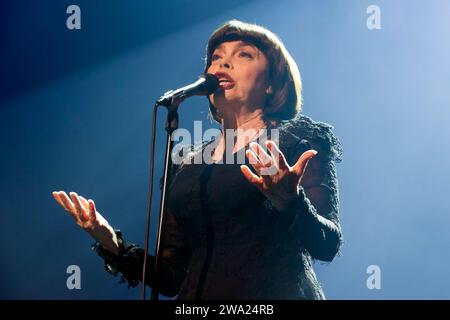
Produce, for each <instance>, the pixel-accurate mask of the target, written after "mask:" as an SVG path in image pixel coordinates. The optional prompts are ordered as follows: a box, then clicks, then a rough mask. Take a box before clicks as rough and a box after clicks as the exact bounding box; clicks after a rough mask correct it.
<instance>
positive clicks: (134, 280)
mask: <svg viewBox="0 0 450 320" xmlns="http://www.w3.org/2000/svg"><path fill="white" fill-rule="evenodd" d="M279 129H280V131H279V147H280V149H281V151H282V152H283V153H284V154H285V156H286V158H287V160H288V163H289V164H290V165H293V164H294V163H295V162H296V161H297V159H298V157H299V156H300V155H301V154H302V153H303V152H304V151H306V150H308V149H310V148H313V149H315V150H317V151H318V154H317V155H316V156H315V157H314V158H312V159H311V160H310V161H309V163H308V166H307V168H306V171H305V174H304V176H303V179H302V182H301V187H300V190H299V196H298V198H297V199H295V200H293V201H292V202H291V203H290V204H289V205H288V206H287V207H286V209H284V210H283V211H282V212H279V211H277V210H276V209H275V208H274V207H273V206H272V205H271V203H270V200H268V199H267V198H266V197H265V196H264V195H263V194H262V193H261V192H260V191H259V190H257V189H256V188H255V187H254V186H253V185H251V184H250V183H249V182H248V181H247V180H246V179H245V177H244V176H243V174H242V173H241V171H240V168H239V166H240V165H239V164H237V163H236V161H235V162H234V164H211V165H208V164H205V163H203V164H189V160H190V159H192V158H193V157H194V156H195V154H197V153H198V152H201V151H202V150H203V149H204V147H205V145H206V144H203V145H202V146H197V147H195V148H193V149H192V153H191V154H190V155H188V156H187V157H186V160H185V161H184V164H183V165H182V166H181V167H175V168H174V170H176V175H175V177H174V180H173V182H172V185H171V187H170V190H169V202H168V208H167V209H168V210H167V216H166V227H165V232H164V238H163V249H162V261H161V264H160V267H159V271H160V274H159V276H158V277H157V278H156V279H153V270H152V266H153V261H154V258H153V257H152V256H149V258H150V260H149V265H148V270H147V275H148V276H147V279H146V283H147V284H148V285H150V286H152V287H155V286H156V287H157V288H158V291H159V292H161V293H162V294H164V295H167V296H174V295H178V299H323V298H324V294H323V292H322V289H321V287H320V285H319V282H318V281H317V279H316V276H315V273H314V271H313V269H312V259H319V260H324V261H331V260H332V259H333V258H334V256H335V255H336V254H337V252H338V250H339V247H340V244H341V242H342V235H341V231H340V225H339V219H338V210H339V201H338V198H339V196H338V182H337V177H336V168H335V162H338V161H340V160H341V155H342V149H341V146H340V143H339V141H338V139H337V138H336V137H335V136H334V135H333V133H332V127H331V126H329V125H327V124H325V123H319V122H314V121H312V120H311V119H310V118H308V117H306V116H304V115H300V116H298V117H297V118H295V119H293V120H290V121H285V122H283V123H282V124H280V125H279ZM247 147H248V146H247ZM247 147H246V148H247ZM234 156H235V160H237V159H236V156H237V154H234ZM244 160H245V161H246V163H248V162H247V159H246V158H245V157H244ZM249 167H250V168H251V165H249ZM118 235H119V238H120V239H123V238H122V236H121V234H120V232H119V233H118ZM95 249H96V251H97V252H98V253H99V254H100V256H102V257H103V258H104V259H105V266H106V268H107V270H108V271H109V272H111V273H113V274H117V273H119V272H120V273H121V274H122V278H123V279H125V280H127V281H128V282H129V284H130V285H131V286H135V285H137V284H138V281H139V280H140V278H141V269H142V261H143V257H144V253H143V249H141V248H140V247H138V246H136V245H127V244H124V250H123V252H122V254H121V256H119V257H114V256H112V255H110V254H109V253H108V252H107V251H105V250H104V249H103V248H102V247H101V246H100V245H99V244H96V246H95Z"/></svg>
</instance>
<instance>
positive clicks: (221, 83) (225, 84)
mask: <svg viewBox="0 0 450 320" xmlns="http://www.w3.org/2000/svg"><path fill="white" fill-rule="evenodd" d="M219 86H220V87H221V88H223V89H225V90H228V89H231V88H233V87H234V82H232V81H228V80H224V81H220V80H219Z"/></svg>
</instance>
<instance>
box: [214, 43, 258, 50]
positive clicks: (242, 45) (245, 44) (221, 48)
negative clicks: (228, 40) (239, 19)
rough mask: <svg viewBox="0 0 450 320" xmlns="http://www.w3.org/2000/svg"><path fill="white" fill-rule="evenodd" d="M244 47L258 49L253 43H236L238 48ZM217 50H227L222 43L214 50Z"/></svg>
mask: <svg viewBox="0 0 450 320" xmlns="http://www.w3.org/2000/svg"><path fill="white" fill-rule="evenodd" d="M243 47H249V48H251V49H253V50H256V47H255V46H254V45H253V44H251V43H247V42H241V43H239V44H237V45H236V49H241V48H243ZM215 51H226V50H225V49H224V45H223V44H221V45H219V46H218V47H216V48H215V49H214V51H213V52H215Z"/></svg>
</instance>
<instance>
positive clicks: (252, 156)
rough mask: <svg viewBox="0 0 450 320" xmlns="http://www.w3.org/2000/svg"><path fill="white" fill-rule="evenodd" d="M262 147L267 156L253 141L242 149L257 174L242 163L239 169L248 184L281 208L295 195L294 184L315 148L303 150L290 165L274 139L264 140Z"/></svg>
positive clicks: (298, 181) (314, 153) (295, 186)
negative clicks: (246, 148)
mask: <svg viewBox="0 0 450 320" xmlns="http://www.w3.org/2000/svg"><path fill="white" fill-rule="evenodd" d="M266 146H267V148H268V150H269V151H270V155H269V154H268V153H267V152H266V151H264V150H263V148H262V147H261V146H260V145H259V144H258V143H256V142H252V143H250V149H249V150H247V151H246V152H245V155H246V156H247V158H248V160H249V162H250V164H251V165H252V167H253V168H254V169H255V171H256V173H257V174H258V175H256V174H254V173H253V172H252V171H251V170H250V168H249V167H248V166H247V165H242V166H241V171H242V173H243V174H244V176H245V178H246V179H247V180H248V181H249V182H250V183H252V184H253V185H254V186H256V187H257V188H258V189H259V190H260V191H261V192H262V193H263V194H264V195H265V196H266V197H267V198H268V199H269V200H271V202H272V204H273V206H274V207H275V208H276V209H277V210H279V211H282V210H284V209H285V207H286V205H287V204H288V203H289V201H290V200H292V199H293V198H295V197H297V196H298V186H299V185H300V183H301V179H302V177H303V173H304V172H305V170H306V166H307V164H308V161H309V160H310V159H311V158H312V157H314V156H315V155H316V154H317V151H316V150H313V149H311V150H307V151H305V152H303V153H302V154H301V155H300V157H299V158H298V160H297V162H296V163H295V164H294V165H293V166H290V165H289V164H288V163H287V160H286V158H285V156H284V154H283V153H282V152H281V151H280V149H279V148H278V146H277V145H276V143H275V142H274V141H272V140H267V141H266Z"/></svg>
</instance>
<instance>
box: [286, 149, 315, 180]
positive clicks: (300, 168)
mask: <svg viewBox="0 0 450 320" xmlns="http://www.w3.org/2000/svg"><path fill="white" fill-rule="evenodd" d="M316 154H317V151H316V150H313V149H311V150H308V151H305V152H303V153H302V155H301V156H300V158H299V159H298V160H297V162H296V163H295V165H294V167H293V168H292V169H293V171H294V172H295V173H296V174H297V176H298V177H301V176H303V173H304V172H305V169H306V166H307V165H308V162H309V160H310V159H311V158H312V157H314V156H315V155H316Z"/></svg>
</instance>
